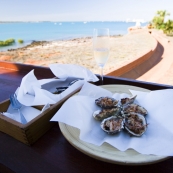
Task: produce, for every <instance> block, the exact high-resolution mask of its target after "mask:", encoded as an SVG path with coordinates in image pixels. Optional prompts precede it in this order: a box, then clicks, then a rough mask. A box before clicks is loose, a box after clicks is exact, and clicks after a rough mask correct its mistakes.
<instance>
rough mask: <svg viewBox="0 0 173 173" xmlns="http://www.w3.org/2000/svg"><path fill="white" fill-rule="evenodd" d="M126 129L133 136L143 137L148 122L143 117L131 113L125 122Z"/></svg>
mask: <svg viewBox="0 0 173 173" xmlns="http://www.w3.org/2000/svg"><path fill="white" fill-rule="evenodd" d="M124 121H125V122H124V126H125V129H126V130H127V131H128V132H129V133H130V134H131V135H133V136H141V135H143V134H144V132H145V131H146V129H147V122H146V119H145V117H144V116H143V115H141V114H137V113H130V114H129V115H128V116H127V117H126V118H125V120H124Z"/></svg>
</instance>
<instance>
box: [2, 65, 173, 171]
mask: <svg viewBox="0 0 173 173" xmlns="http://www.w3.org/2000/svg"><path fill="white" fill-rule="evenodd" d="M32 69H35V75H36V76H37V78H38V79H42V78H50V77H54V75H53V74H52V73H51V71H50V70H49V69H48V68H46V67H37V66H30V65H22V64H13V63H7V62H0V101H3V100H5V99H8V97H9V95H10V94H11V93H13V92H14V91H15V90H16V88H17V87H18V86H19V85H20V82H21V79H22V77H23V76H24V75H26V74H27V73H28V72H29V71H31V70H32ZM96 84H97V85H99V83H96ZM104 84H124V85H133V86H139V87H143V88H147V89H150V90H157V89H166V88H173V86H167V85H159V84H154V83H146V82H140V81H135V80H130V79H125V78H115V77H108V76H107V77H105V78H104ZM0 172H5V173H8V172H16V173H30V172H32V173H44V172H45V173H47V172H50V173H54V172H55V173H59V172H66V173H96V172H98V173H102V172H111V173H112V172H116V173H132V172H133V173H134V172H140V173H144V172H159V173H161V172H164V173H171V172H173V158H172V157H171V158H169V159H167V160H165V161H162V162H159V163H155V164H151V165H145V166H123V165H117V164H111V163H106V162H103V161H99V160H96V159H94V158H91V157H89V156H87V155H85V154H83V153H82V152H80V151H79V150H77V149H76V148H74V147H73V146H72V145H71V144H70V143H69V142H68V141H67V140H66V139H65V138H64V136H63V135H62V133H61V131H60V129H59V126H58V123H57V124H56V125H55V126H54V127H53V128H51V130H49V131H48V132H47V133H46V134H45V135H43V136H42V137H41V138H40V139H39V140H37V141H36V142H35V143H34V144H33V145H32V146H27V145H25V144H23V143H21V142H19V141H17V140H16V139H14V138H12V137H10V136H8V135H6V134H4V133H2V132H0Z"/></svg>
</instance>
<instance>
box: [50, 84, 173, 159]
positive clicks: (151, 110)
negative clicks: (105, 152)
mask: <svg viewBox="0 0 173 173" xmlns="http://www.w3.org/2000/svg"><path fill="white" fill-rule="evenodd" d="M130 92H131V93H132V95H137V98H136V100H135V103H137V104H139V105H141V106H143V107H144V108H146V109H147V111H148V115H146V119H147V123H148V124H149V125H148V128H147V131H146V132H145V133H144V134H143V135H142V136H141V137H134V136H133V137H132V136H130V135H129V134H128V133H127V132H125V131H122V132H121V133H118V134H115V135H108V134H107V133H105V132H104V131H103V130H102V129H101V127H100V121H96V120H95V119H94V118H93V116H92V114H93V112H94V111H96V110H98V109H100V108H99V107H98V106H97V105H96V104H95V99H97V98H99V97H101V96H112V97H113V98H115V99H118V100H120V98H123V97H126V96H127V94H119V93H115V94H113V93H111V92H109V91H107V90H105V89H103V88H101V87H97V86H95V85H92V84H90V83H87V82H85V84H84V85H83V87H82V89H81V91H80V92H79V94H78V95H76V96H73V97H71V98H69V99H68V100H67V101H66V102H65V103H64V104H63V106H62V107H61V108H60V109H59V111H58V112H57V113H56V114H55V115H54V117H52V119H51V121H59V122H62V123H65V124H67V125H70V126H73V127H76V128H78V129H80V136H79V138H80V139H81V140H83V141H85V142H88V143H91V144H94V145H98V146H100V145H102V144H103V143H104V142H107V143H109V144H110V145H112V146H113V147H115V148H117V149H119V150H120V151H126V150H127V149H129V148H132V149H134V150H136V151H137V152H139V153H141V154H154V155H159V156H173V113H172V112H173V111H172V109H173V90H172V89H166V90H157V91H151V92H141V91H134V90H130Z"/></svg>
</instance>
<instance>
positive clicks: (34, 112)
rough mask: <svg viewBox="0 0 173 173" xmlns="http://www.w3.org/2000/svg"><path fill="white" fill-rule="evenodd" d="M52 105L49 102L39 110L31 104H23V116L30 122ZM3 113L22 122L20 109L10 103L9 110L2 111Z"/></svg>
mask: <svg viewBox="0 0 173 173" xmlns="http://www.w3.org/2000/svg"><path fill="white" fill-rule="evenodd" d="M49 107H50V105H49V104H47V105H45V106H44V107H43V108H42V110H38V109H36V108H34V107H30V106H22V108H21V109H20V111H21V112H22V114H23V116H24V117H25V119H26V121H27V122H29V121H31V120H32V119H34V118H35V117H36V116H38V115H39V114H41V113H42V112H44V111H45V110H46V109H48V108H49ZM2 114H3V115H5V116H7V117H8V118H11V119H13V120H15V121H18V122H20V123H21V118H20V114H19V112H18V110H15V109H13V107H12V105H11V104H10V105H9V107H8V109H7V111H6V112H3V113H2Z"/></svg>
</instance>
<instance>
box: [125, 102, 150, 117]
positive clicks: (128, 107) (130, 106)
mask: <svg viewBox="0 0 173 173" xmlns="http://www.w3.org/2000/svg"><path fill="white" fill-rule="evenodd" d="M123 111H124V113H131V112H134V113H139V114H142V115H147V114H148V112H147V110H146V109H145V108H144V107H142V106H140V105H137V104H134V103H133V104H128V105H126V106H125V107H124V108H123Z"/></svg>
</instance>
